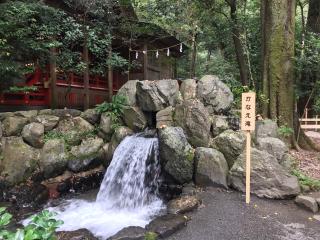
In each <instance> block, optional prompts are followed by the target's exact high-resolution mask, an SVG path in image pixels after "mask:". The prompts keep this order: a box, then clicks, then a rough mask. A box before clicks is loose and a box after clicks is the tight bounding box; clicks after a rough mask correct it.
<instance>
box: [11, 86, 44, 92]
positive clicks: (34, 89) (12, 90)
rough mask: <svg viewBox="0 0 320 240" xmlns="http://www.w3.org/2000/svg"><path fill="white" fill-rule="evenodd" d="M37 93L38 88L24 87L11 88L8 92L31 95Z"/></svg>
mask: <svg viewBox="0 0 320 240" xmlns="http://www.w3.org/2000/svg"><path fill="white" fill-rule="evenodd" d="M36 91H38V87H37V86H23V87H18V86H13V87H10V88H9V90H8V92H11V93H17V92H24V93H30V92H36Z"/></svg>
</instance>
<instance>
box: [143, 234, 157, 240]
mask: <svg viewBox="0 0 320 240" xmlns="http://www.w3.org/2000/svg"><path fill="white" fill-rule="evenodd" d="M157 238H158V235H157V234H156V233H154V232H147V233H146V235H145V236H144V239H145V240H156V239H157Z"/></svg>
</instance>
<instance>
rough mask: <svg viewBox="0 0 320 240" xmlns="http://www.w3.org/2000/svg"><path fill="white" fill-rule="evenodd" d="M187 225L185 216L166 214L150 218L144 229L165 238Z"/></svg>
mask: <svg viewBox="0 0 320 240" xmlns="http://www.w3.org/2000/svg"><path fill="white" fill-rule="evenodd" d="M186 225H187V218H186V217H184V216H181V215H174V214H168V215H164V216H161V217H157V218H156V219H154V220H152V221H151V222H150V223H149V224H148V225H147V226H146V229H147V230H148V231H150V232H155V233H157V234H158V235H159V236H160V237H161V238H166V237H168V236H170V235H172V234H173V233H175V232H177V231H178V230H180V229H182V228H183V227H185V226H186Z"/></svg>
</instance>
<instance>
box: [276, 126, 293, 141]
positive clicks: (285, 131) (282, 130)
mask: <svg viewBox="0 0 320 240" xmlns="http://www.w3.org/2000/svg"><path fill="white" fill-rule="evenodd" d="M278 133H279V135H280V136H283V137H285V138H286V137H290V136H291V135H292V134H293V133H294V131H293V129H292V128H290V127H288V126H287V125H282V126H280V127H279V128H278Z"/></svg>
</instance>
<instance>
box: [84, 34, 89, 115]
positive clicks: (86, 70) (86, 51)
mask: <svg viewBox="0 0 320 240" xmlns="http://www.w3.org/2000/svg"><path fill="white" fill-rule="evenodd" d="M83 62H84V64H85V68H84V72H83V83H84V104H83V108H84V109H85V110H86V109H88V108H89V107H90V92H89V49H88V32H87V30H84V42H83Z"/></svg>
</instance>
